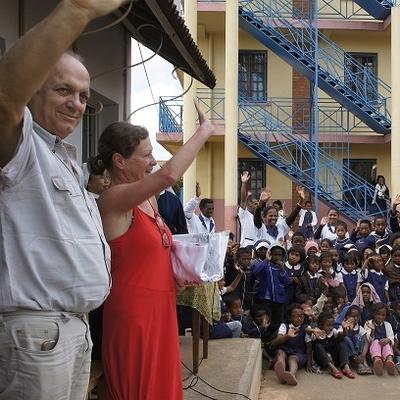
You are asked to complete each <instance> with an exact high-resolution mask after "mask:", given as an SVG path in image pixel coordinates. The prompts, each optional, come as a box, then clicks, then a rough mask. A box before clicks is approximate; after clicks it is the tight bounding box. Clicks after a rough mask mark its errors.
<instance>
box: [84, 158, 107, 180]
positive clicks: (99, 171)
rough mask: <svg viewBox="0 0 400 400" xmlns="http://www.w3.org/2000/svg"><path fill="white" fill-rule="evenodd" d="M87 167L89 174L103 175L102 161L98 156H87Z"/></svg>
mask: <svg viewBox="0 0 400 400" xmlns="http://www.w3.org/2000/svg"><path fill="white" fill-rule="evenodd" d="M87 168H88V171H89V174H90V176H92V175H103V174H104V170H105V168H104V163H103V161H101V159H100V158H99V156H95V157H89V158H88V160H87Z"/></svg>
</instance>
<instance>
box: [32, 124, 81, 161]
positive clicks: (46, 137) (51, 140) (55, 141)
mask: <svg viewBox="0 0 400 400" xmlns="http://www.w3.org/2000/svg"><path fill="white" fill-rule="evenodd" d="M33 130H34V131H35V133H36V134H37V135H38V136H40V138H41V139H42V140H43V141H44V142H45V143H46V145H47V147H48V148H49V150H51V151H53V150H55V147H56V145H60V144H61V145H63V146H64V148H65V150H66V151H67V153H68V155H69V156H70V157H71V158H72V159H73V160H74V161H75V160H76V147H75V146H73V145H72V144H69V143H67V142H64V141H63V140H61V138H59V137H58V136H56V135H53V134H51V133H50V132H48V131H46V129H44V128H42V127H41V126H40V125H39V124H38V123H37V122H35V121H33Z"/></svg>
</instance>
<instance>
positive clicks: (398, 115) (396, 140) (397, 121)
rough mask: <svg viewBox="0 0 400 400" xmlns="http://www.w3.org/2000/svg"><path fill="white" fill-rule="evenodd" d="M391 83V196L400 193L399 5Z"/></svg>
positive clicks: (394, 22)
mask: <svg viewBox="0 0 400 400" xmlns="http://www.w3.org/2000/svg"><path fill="white" fill-rule="evenodd" d="M390 29H391V75H392V76H391V85H392V104H391V111H392V137H391V162H390V169H391V171H390V177H391V179H390V181H391V192H390V193H391V196H392V197H394V196H396V194H397V193H400V157H399V154H400V47H399V40H400V6H396V7H392V12H391V25H390Z"/></svg>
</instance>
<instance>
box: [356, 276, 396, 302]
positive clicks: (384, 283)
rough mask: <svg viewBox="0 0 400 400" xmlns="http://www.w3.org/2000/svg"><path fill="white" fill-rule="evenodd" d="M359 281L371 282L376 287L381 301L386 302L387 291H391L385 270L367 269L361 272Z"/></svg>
mask: <svg viewBox="0 0 400 400" xmlns="http://www.w3.org/2000/svg"><path fill="white" fill-rule="evenodd" d="M358 282H359V283H364V282H368V283H370V284H371V285H372V286H373V287H374V288H375V290H376V293H378V296H379V298H380V299H381V302H382V303H386V296H385V292H386V291H389V281H388V278H387V276H386V275H385V274H384V273H383V272H381V271H376V270H374V269H366V270H364V271H361V272H360V274H359V277H358Z"/></svg>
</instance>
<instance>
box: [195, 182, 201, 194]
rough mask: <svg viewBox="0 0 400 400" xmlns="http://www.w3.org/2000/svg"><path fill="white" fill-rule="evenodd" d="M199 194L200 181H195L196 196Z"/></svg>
mask: <svg viewBox="0 0 400 400" xmlns="http://www.w3.org/2000/svg"><path fill="white" fill-rule="evenodd" d="M200 196H201V188H200V183H199V182H196V197H200Z"/></svg>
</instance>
